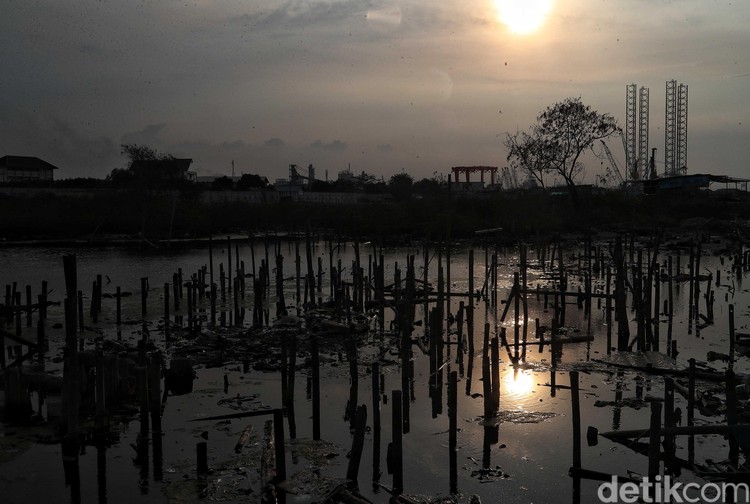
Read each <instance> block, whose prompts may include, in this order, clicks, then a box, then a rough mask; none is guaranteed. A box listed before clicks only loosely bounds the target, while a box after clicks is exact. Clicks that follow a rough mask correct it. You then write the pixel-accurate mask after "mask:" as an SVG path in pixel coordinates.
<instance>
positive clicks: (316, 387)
mask: <svg viewBox="0 0 750 504" xmlns="http://www.w3.org/2000/svg"><path fill="white" fill-rule="evenodd" d="M310 353H311V354H312V355H311V359H312V401H313V404H312V411H313V439H314V440H315V441H318V440H320V358H319V356H318V338H317V337H315V336H313V337H312V339H311V340H310Z"/></svg>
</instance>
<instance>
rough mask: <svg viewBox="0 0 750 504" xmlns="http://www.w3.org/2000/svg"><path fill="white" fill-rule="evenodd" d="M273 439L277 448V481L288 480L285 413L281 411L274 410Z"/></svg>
mask: <svg viewBox="0 0 750 504" xmlns="http://www.w3.org/2000/svg"><path fill="white" fill-rule="evenodd" d="M273 437H274V446H275V448H276V479H277V480H278V481H280V482H281V481H284V480H285V479H286V455H285V447H284V412H283V411H282V410H280V409H275V410H273Z"/></svg>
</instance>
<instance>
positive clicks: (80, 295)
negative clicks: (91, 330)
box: [73, 290, 96, 332]
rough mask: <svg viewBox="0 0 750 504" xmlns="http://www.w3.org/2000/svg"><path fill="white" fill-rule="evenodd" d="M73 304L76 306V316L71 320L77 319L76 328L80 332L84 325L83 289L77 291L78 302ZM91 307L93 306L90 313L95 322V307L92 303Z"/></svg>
mask: <svg viewBox="0 0 750 504" xmlns="http://www.w3.org/2000/svg"><path fill="white" fill-rule="evenodd" d="M73 306H77V307H78V318H77V319H76V318H75V317H74V318H73V320H78V330H79V331H80V332H83V329H84V326H83V291H80V290H79V291H78V302H77V303H75V304H74V305H73ZM92 308H94V312H93V314H92V318H93V319H94V322H96V309H95V307H94V306H93V305H92Z"/></svg>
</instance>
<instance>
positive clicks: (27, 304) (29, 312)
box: [26, 285, 42, 327]
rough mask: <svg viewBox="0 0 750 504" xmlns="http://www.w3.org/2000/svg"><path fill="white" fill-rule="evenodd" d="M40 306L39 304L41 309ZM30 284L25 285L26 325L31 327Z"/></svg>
mask: <svg viewBox="0 0 750 504" xmlns="http://www.w3.org/2000/svg"><path fill="white" fill-rule="evenodd" d="M41 309H42V307H41V306H39V310H40V311H41ZM31 313H32V310H31V285H27V286H26V327H31Z"/></svg>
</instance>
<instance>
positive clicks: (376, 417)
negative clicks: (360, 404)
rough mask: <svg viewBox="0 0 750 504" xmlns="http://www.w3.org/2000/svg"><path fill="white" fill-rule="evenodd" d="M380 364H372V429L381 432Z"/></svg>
mask: <svg viewBox="0 0 750 504" xmlns="http://www.w3.org/2000/svg"><path fill="white" fill-rule="evenodd" d="M379 379H380V363H379V362H373V363H372V427H373V429H376V430H380V385H379Z"/></svg>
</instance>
